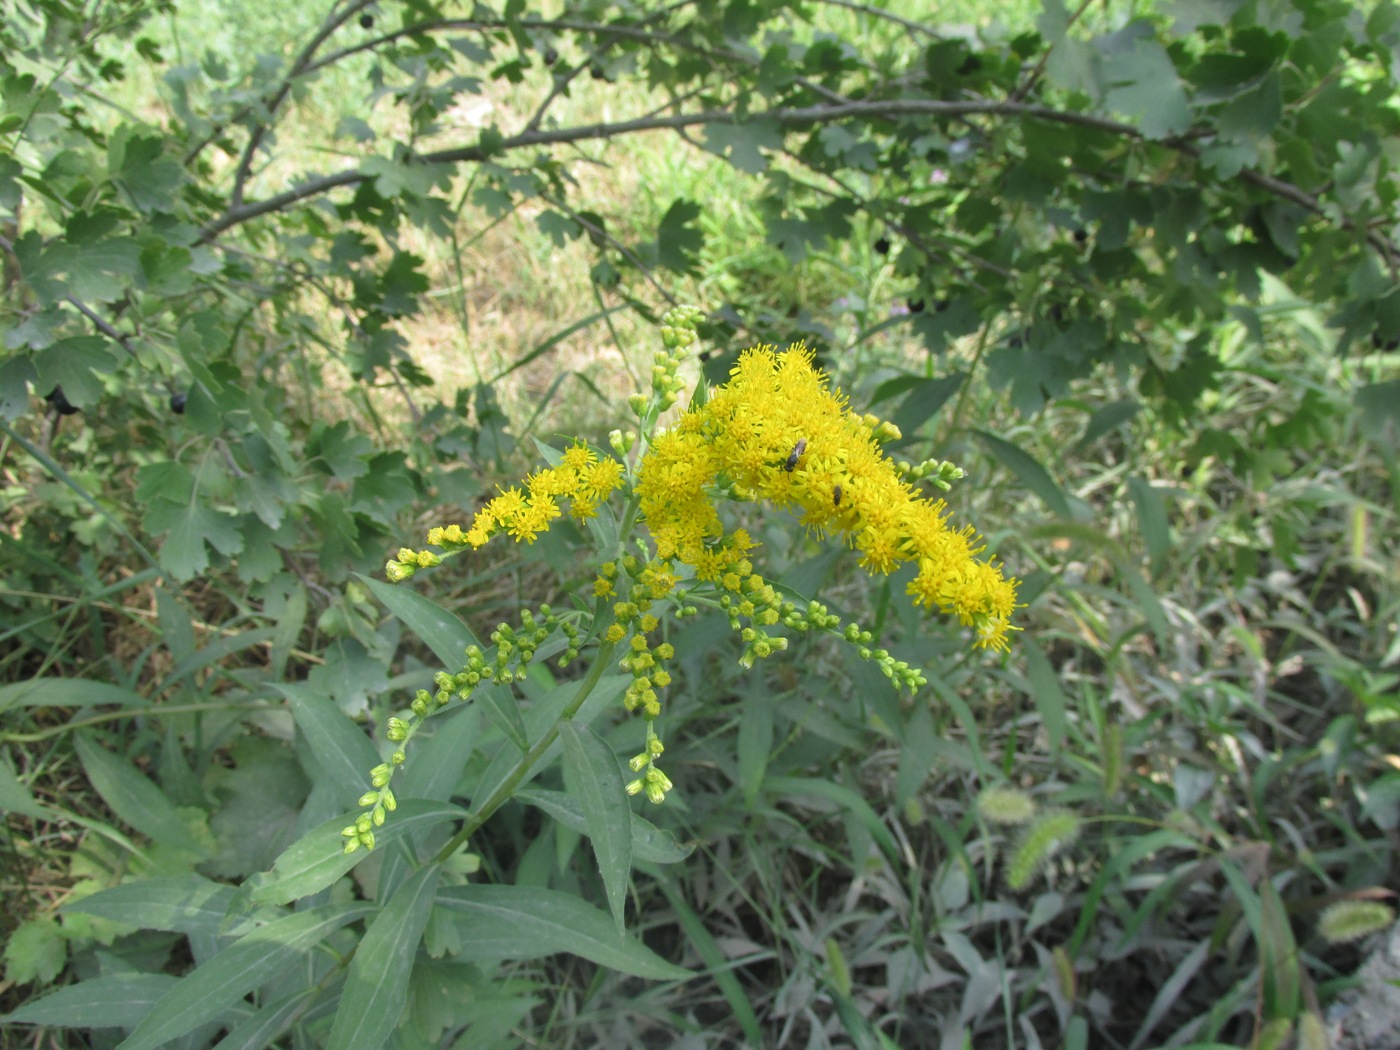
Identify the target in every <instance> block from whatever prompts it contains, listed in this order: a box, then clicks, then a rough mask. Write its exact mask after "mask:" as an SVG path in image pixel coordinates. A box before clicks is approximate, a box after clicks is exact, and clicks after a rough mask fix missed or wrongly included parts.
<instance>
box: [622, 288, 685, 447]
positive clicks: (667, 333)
mask: <svg viewBox="0 0 1400 1050" xmlns="http://www.w3.org/2000/svg"><path fill="white" fill-rule="evenodd" d="M703 316H704V315H703V314H702V313H701V311H700V309H699V308H698V307H695V306H677V307H675V308H674V309H671V310H668V311H667V312H666V314H665V316H663V317H662V318H661V346H662V349H660V350H658V351H657V352H656V356H655V358H653V359H652V364H651V392H650V394H646V393H639V394H633V395H632V397H631V398H629V399H628V402H627V404H628V407H629V408H631V409H632V411H633V412H635V413H636V414H637V415H638V416H639V417H641V418H642V419H643V420H646V419H648V417H649V418H650V419H651V420H652V421H654V420H655V419H656V416H657V415H659V414H660V413H662V412H664V411H666V409H668V408H670V407H671V406H672V405H674V404H675V403H676V402H677V401H679V400H680V396H681V393H682V392H683V391H684V390H685V387H686V383H685V380H683V379H681V378H680V375H679V372H680V367H681V363H682V362H683V361H684V360H685V359H686V357H687V356H688V355H687V351H688V350H689V348H690V346H691V345H692V344H693V343H694V342H695V339H696V335H695V326H696V325H697V324H699V323H700V319H701V318H702V317H703Z"/></svg>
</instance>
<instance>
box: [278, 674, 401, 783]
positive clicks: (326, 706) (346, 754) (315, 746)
mask: <svg viewBox="0 0 1400 1050" xmlns="http://www.w3.org/2000/svg"><path fill="white" fill-rule="evenodd" d="M277 690H278V692H280V693H281V694H282V695H283V696H285V697H286V698H287V702H288V703H289V704H290V705H291V708H292V717H293V718H295V719H296V722H297V727H298V728H299V729H300V730H301V732H302V735H303V736H305V737H306V742H307V744H308V745H310V747H311V753H312V754H314V755H315V756H316V761H317V762H319V763H320V764H321V768H322V769H323V770H324V771H325V773H326V775H327V776H328V777H330V779H331V781H332V783H334V784H335V786H336V789H337V790H338V791H340V792H341V794H342V795H344V796H345V797H346V798H347V799H351V798H354V797H355V794H356V793H357V792H360V791H363V790H364V789H365V787H366V786H367V784H368V779H369V771H370V769H371V768H372V767H374V766H376V765H378V764H379V756H378V754H376V752H375V750H374V745H373V744H371V743H370V742H369V737H368V736H366V735H365V732H364V730H362V729H361V728H360V727H359V726H358V725H356V724H355V723H354V722H353V721H351V719H350V717H349V716H348V715H346V714H345V712H344V711H342V710H341V709H340V708H339V707H337V706H336V705H335V702H334V701H333V700H331V698H330V697H328V696H325V695H323V694H321V693H318V692H316V691H315V690H314V689H311V688H309V687H308V686H304V685H299V684H293V683H279V684H278V685H277Z"/></svg>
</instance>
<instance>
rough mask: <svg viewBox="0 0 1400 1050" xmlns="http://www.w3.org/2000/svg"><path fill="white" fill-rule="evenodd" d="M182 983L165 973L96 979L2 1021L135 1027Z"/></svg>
mask: <svg viewBox="0 0 1400 1050" xmlns="http://www.w3.org/2000/svg"><path fill="white" fill-rule="evenodd" d="M178 983H179V979H178V978H176V977H171V976H170V975H169V974H163V973H123V974H112V975H110V976H107V977H94V978H92V979H91V980H87V981H83V982H81V983H80V984H73V985H69V986H68V987H67V988H60V989H59V990H58V991H56V992H54V993H53V994H52V995H46V996H44V998H42V999H40V1000H38V1001H37V1002H32V1003H28V1004H26V1005H24V1006H21V1007H20V1008H19V1009H18V1010H15V1011H13V1012H12V1013H9V1014H6V1015H5V1016H4V1017H0V1021H4V1023H5V1024H7V1025H8V1024H33V1025H44V1026H46V1027H52V1028H132V1027H135V1026H136V1025H138V1024H140V1023H141V1020H142V1018H144V1017H145V1016H146V1015H147V1014H149V1013H150V1012H151V1008H152V1007H154V1006H155V1005H156V1003H158V1002H160V1001H161V999H163V998H164V997H165V996H166V994H167V993H169V992H170V991H171V989H172V988H173V987H174V986H175V985H176V984H178Z"/></svg>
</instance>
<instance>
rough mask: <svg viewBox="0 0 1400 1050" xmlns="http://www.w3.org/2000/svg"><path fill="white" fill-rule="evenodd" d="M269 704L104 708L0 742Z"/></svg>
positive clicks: (2, 736) (3, 737)
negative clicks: (129, 720)
mask: <svg viewBox="0 0 1400 1050" xmlns="http://www.w3.org/2000/svg"><path fill="white" fill-rule="evenodd" d="M272 706H274V705H271V704H230V703H208V704H152V705H151V706H150V707H135V708H130V707H129V708H127V709H125V710H123V711H107V712H104V713H103V714H100V715H93V716H91V717H90V718H82V719H79V720H78V721H76V722H65V723H63V725H61V726H54V727H53V728H52V729H43V730H40V731H39V732H36V733H0V741H4V742H5V743H8V744H32V743H34V742H36V741H39V740H47V739H49V738H50V737H55V736H62V735H63V734H64V733H71V732H72V731H73V730H75V729H83V728H86V727H87V726H95V725H101V724H102V723H103V722H116V721H119V720H121V719H123V718H162V717H164V716H165V715H188V714H194V713H195V712H198V711H230V710H233V709H234V708H239V707H244V708H247V709H248V710H249V711H265V710H269V709H270V708H271V707H272Z"/></svg>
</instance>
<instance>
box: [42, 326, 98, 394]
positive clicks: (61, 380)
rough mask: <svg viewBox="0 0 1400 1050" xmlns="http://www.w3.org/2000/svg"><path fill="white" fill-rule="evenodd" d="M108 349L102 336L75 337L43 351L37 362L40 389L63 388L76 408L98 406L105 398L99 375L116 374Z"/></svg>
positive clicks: (46, 390) (46, 391)
mask: <svg viewBox="0 0 1400 1050" xmlns="http://www.w3.org/2000/svg"><path fill="white" fill-rule="evenodd" d="M109 345H110V344H109V343H108V342H107V341H106V340H105V339H102V338H101V337H99V336H92V335H75V336H72V337H71V338H68V339H62V340H60V341H58V342H56V343H54V344H53V345H52V346H50V347H48V348H47V349H45V350H42V351H40V353H39V354H38V355H36V356H35V358H34V367H35V368H36V369H37V370H38V373H39V379H38V384H39V389H40V390H41V391H43V392H44V393H48V391H50V390H52V389H53V388H54V387H56V386H61V387H63V395H64V396H65V397H66V398H67V399H68V400H69V402H70V403H72V404H74V405H76V406H77V407H79V408H88V407H90V406H92V405H95V404H97V402H98V401H99V400H100V399H101V397H102V381H101V380H100V379H99V378H98V375H100V374H106V373H109V372H113V371H115V370H116V365H117V362H116V359H115V358H113V357H112V355H111V353H110V351H109V350H108V346H109Z"/></svg>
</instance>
